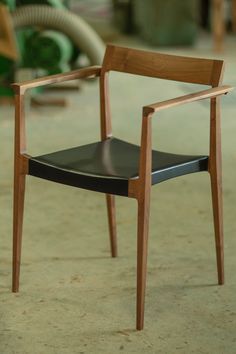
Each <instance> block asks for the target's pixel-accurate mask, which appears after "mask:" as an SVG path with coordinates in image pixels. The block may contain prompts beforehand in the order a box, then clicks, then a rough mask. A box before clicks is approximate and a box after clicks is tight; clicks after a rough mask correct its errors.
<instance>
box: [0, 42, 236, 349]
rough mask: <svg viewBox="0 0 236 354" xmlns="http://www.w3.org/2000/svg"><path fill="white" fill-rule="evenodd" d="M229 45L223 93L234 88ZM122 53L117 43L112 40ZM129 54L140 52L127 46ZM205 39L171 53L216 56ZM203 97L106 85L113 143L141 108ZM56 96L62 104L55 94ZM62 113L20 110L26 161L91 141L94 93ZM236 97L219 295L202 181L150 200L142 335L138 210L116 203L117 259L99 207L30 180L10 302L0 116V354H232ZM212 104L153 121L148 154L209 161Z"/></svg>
mask: <svg viewBox="0 0 236 354" xmlns="http://www.w3.org/2000/svg"><path fill="white" fill-rule="evenodd" d="M234 41H235V39H234V40H232V41H231V40H229V42H227V44H226V51H225V54H222V55H220V56H218V57H225V59H226V75H225V80H224V82H225V83H227V84H232V85H234V86H236V61H235V57H236V46H235V42H234ZM121 43H122V40H121ZM125 43H126V45H127V44H128V45H129V44H130V45H133V46H138V45H140V43H139V42H138V41H135V42H134V41H127V39H126V40H125ZM210 46H211V43H210V41H209V39H205V40H204V41H202V42H199V45H197V46H196V47H195V48H190V49H181V48H179V49H168V50H166V51H167V52H169V53H175V54H186V55H192V56H195V55H196V56H205V57H215V55H214V54H213V53H212V52H211V49H210ZM200 88H201V87H200V86H196V87H190V85H185V84H174V83H171V82H164V83H163V82H160V81H158V80H152V79H146V78H138V79H137V78H134V77H132V76H130V77H128V78H126V79H125V83H124V76H123V75H121V74H112V81H111V91H112V105H113V106H112V107H113V118H114V135H116V136H119V137H122V138H124V139H128V140H129V141H131V142H135V143H139V141H140V128H141V107H142V106H143V105H144V104H148V103H152V102H155V101H157V100H163V99H166V98H171V97H175V96H176V95H183V94H185V93H188V92H192V91H193V90H197V89H200ZM61 95H62V94H61ZM66 95H67V96H68V101H69V107H68V108H65V109H61V108H52V107H48V108H37V109H36V108H34V109H31V110H29V109H27V114H28V118H27V132H28V147H29V148H28V150H29V153H31V154H32V155H34V154H38V153H46V152H49V151H53V150H55V149H62V148H66V147H71V146H76V145H77V144H84V143H87V142H90V141H94V140H97V139H98V138H99V130H98V129H99V118H98V114H97V113H96V114H95V113H94V112H96V109H97V107H98V95H97V83H90V84H84V86H83V90H81V92H80V93H79V94H78V93H75V92H73V93H68V94H66ZM235 102H236V91H234V92H233V93H232V94H230V95H228V96H227V97H223V99H222V114H223V121H222V137H223V169H224V170H223V171H224V173H223V177H224V222H225V267H226V284H225V285H224V286H222V287H219V286H217V285H216V284H217V283H216V280H217V277H216V265H215V250H214V234H213V224H212V211H211V199H210V184H209V177H208V175H207V174H206V173H202V174H195V175H189V176H184V177H181V178H178V179H175V180H170V181H168V182H165V183H163V184H160V185H159V186H155V187H154V188H153V189H152V204H151V221H150V223H151V224H150V242H149V258H148V284H147V295H146V313H145V329H144V331H142V332H137V331H135V285H136V279H135V269H136V202H135V201H134V200H130V199H127V198H122V197H118V198H117V222H118V239H119V257H118V258H117V259H111V258H110V256H109V242H108V231H107V220H106V210H105V203H104V196H103V195H102V194H99V193H92V192H89V191H84V190H79V189H75V188H71V187H67V186H62V185H57V184H53V183H50V182H46V181H43V180H40V179H36V178H33V177H29V178H28V179H27V190H26V205H25V223H24V237H23V254H22V268H21V291H20V293H18V294H12V293H11V291H10V286H11V238H12V236H11V234H12V226H11V225H12V171H13V161H12V157H13V108H9V107H5V108H1V119H0V139H1V140H0V141H1V156H0V159H1V171H0V173H1V175H0V218H1V219H0V224H1V254H0V262H1V266H0V304H1V310H0V311H1V312H0V353H1V354H13V353H14V354H82V353H84V354H85V353H86V354H92V353H109V354H111V353H127V354H129V353H160V354H162V353H163V354H173V353H180V354H185V353H186V354H190V353H196V354H199V353H204V354H234V353H236V301H235V300H236V299H235V294H236V272H235V267H236V258H235V254H236V237H235V231H236V224H235V205H236V194H235V180H236V169H235V161H236V153H235V131H236V119H235V118H236V117H235ZM208 109H209V103H207V102H204V103H203V102H201V103H198V104H191V105H186V106H184V107H178V108H176V109H172V110H169V111H166V112H163V113H161V114H160V115H159V117H156V119H154V120H153V141H154V147H155V148H157V147H158V148H159V149H163V150H167V151H170V152H172V151H175V152H180V153H181V152H183V153H186V152H189V153H190V154H191V153H196V154H198V153H206V152H207V151H208V134H209V116H208Z"/></svg>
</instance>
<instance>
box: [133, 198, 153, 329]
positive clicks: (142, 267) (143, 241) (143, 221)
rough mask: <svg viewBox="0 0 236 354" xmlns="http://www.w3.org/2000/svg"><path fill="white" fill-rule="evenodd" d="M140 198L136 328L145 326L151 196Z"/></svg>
mask: <svg viewBox="0 0 236 354" xmlns="http://www.w3.org/2000/svg"><path fill="white" fill-rule="evenodd" d="M145 199H146V200H144V201H143V200H138V235H137V236H138V239H137V310H136V311H137V312H136V328H137V330H142V329H143V326H144V304H145V289H146V274H147V245H148V228H149V210H150V198H145Z"/></svg>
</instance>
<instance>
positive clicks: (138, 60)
mask: <svg viewBox="0 0 236 354" xmlns="http://www.w3.org/2000/svg"><path fill="white" fill-rule="evenodd" d="M223 66H224V62H223V61H222V60H211V59H201V58H191V57H184V56H176V55H168V54H161V53H157V52H147V51H145V52H144V51H142V50H137V49H131V48H123V47H117V46H113V45H108V46H107V49H106V53H105V56H104V61H103V71H105V72H106V71H119V72H124V73H129V74H135V75H142V76H149V77H156V78H160V79H166V80H173V81H182V82H187V83H194V84H203V85H211V86H218V85H219V83H220V81H221V78H222V74H223Z"/></svg>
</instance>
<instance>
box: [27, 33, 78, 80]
mask: <svg viewBox="0 0 236 354" xmlns="http://www.w3.org/2000/svg"><path fill="white" fill-rule="evenodd" d="M25 46H26V48H28V49H27V50H26V53H25V58H24V65H25V66H26V67H32V68H42V69H45V70H48V71H49V72H50V73H59V72H63V71H64V70H65V69H67V70H69V69H70V68H69V65H68V66H67V67H65V64H66V63H68V62H69V61H70V58H71V57H72V52H73V46H72V44H71V42H70V40H69V39H68V37H67V36H65V35H64V34H63V33H59V32H56V31H51V30H48V31H43V32H41V33H40V32H35V33H34V35H31V36H30V37H29V38H28V39H26V42H25ZM35 53H37V55H35Z"/></svg>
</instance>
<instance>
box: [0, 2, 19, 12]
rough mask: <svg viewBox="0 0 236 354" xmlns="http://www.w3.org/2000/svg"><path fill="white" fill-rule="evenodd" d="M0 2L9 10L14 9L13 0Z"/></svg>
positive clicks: (14, 3)
mask: <svg viewBox="0 0 236 354" xmlns="http://www.w3.org/2000/svg"><path fill="white" fill-rule="evenodd" d="M0 4H3V5H6V6H7V7H8V8H9V9H10V10H11V11H13V10H15V7H16V1H15V0H0Z"/></svg>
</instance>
